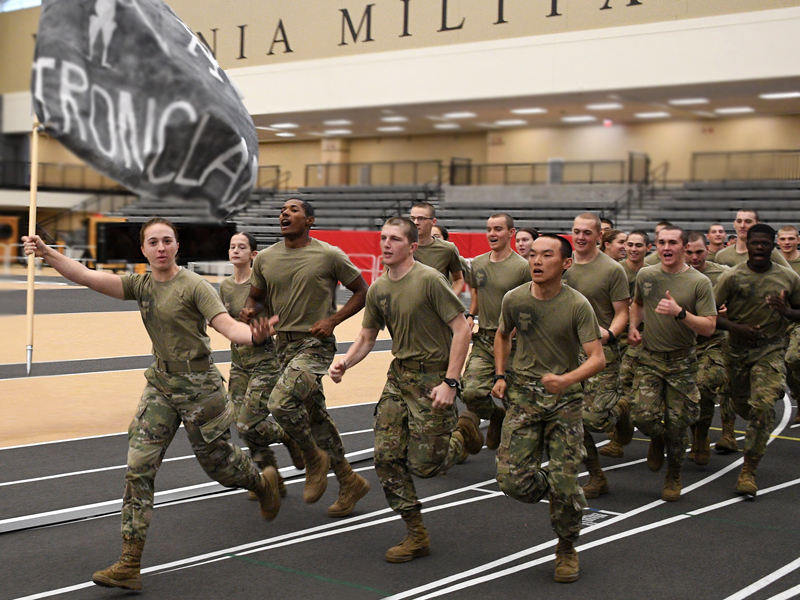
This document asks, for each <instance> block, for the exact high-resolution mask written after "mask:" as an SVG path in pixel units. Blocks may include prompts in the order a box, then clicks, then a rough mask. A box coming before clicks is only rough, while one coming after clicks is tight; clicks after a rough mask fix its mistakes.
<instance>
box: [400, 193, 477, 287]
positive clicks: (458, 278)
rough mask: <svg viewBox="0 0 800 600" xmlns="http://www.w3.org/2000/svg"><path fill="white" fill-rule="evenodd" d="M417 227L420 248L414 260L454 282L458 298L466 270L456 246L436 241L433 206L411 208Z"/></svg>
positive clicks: (434, 210) (422, 205) (415, 253)
mask: <svg viewBox="0 0 800 600" xmlns="http://www.w3.org/2000/svg"><path fill="white" fill-rule="evenodd" d="M409 219H411V220H412V221H413V222H414V224H415V225H416V226H417V232H418V234H419V246H418V247H417V249H416V251H415V252H414V260H417V261H419V262H421V263H422V264H423V265H428V266H429V267H433V268H434V269H436V270H437V271H439V272H440V273H441V274H442V275H444V276H445V277H449V278H450V279H451V280H452V286H453V291H454V292H455V293H456V296H458V295H459V294H460V293H461V292H462V290H463V289H464V284H465V283H466V282H465V280H464V268H463V267H462V266H461V260H460V255H459V254H458V248H456V246H455V244H452V243H450V242H446V241H444V240H439V239H436V238H435V237H433V236H432V235H431V230H432V229H433V226H434V225H436V209H435V208H434V207H433V205H432V204H428V203H427V202H419V203H418V204H415V205H414V206H412V207H411V216H410V217H409Z"/></svg>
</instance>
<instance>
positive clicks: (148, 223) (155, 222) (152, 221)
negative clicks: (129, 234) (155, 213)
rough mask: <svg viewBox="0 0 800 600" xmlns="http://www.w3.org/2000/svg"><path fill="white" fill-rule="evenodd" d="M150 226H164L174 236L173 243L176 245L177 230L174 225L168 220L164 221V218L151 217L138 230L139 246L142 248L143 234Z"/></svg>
mask: <svg viewBox="0 0 800 600" xmlns="http://www.w3.org/2000/svg"><path fill="white" fill-rule="evenodd" d="M151 225H166V226H167V227H169V228H170V229H172V233H174V234H175V243H176V244H177V243H178V228H177V227H175V224H174V223H173V222H172V221H170V220H169V219H165V218H164V217H153V218H152V219H148V220H147V221H145V222H144V223H143V224H142V228H141V229H140V230H139V242H140V243H139V245H140V246H144V232H145V231H146V230H147V228H148V227H150V226H151Z"/></svg>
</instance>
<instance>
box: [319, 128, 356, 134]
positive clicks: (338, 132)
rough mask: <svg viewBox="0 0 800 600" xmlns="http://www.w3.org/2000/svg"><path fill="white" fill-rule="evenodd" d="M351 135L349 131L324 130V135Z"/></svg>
mask: <svg viewBox="0 0 800 600" xmlns="http://www.w3.org/2000/svg"><path fill="white" fill-rule="evenodd" d="M351 133H353V132H352V131H350V130H349V129H326V130H325V135H350V134H351Z"/></svg>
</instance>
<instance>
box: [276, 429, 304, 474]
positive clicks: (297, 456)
mask: <svg viewBox="0 0 800 600" xmlns="http://www.w3.org/2000/svg"><path fill="white" fill-rule="evenodd" d="M281 444H283V445H284V446H286V450H288V451H289V458H291V459H292V464H293V465H294V468H295V469H297V470H298V471H302V470H303V469H305V468H306V461H305V459H304V458H303V451H302V450H301V449H300V446H298V445H297V442H295V441H294V440H293V439H292V438H290V437H289V434H288V433H286V432H285V431H284V432H283V436H282V437H281Z"/></svg>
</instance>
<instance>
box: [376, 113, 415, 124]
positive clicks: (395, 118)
mask: <svg viewBox="0 0 800 600" xmlns="http://www.w3.org/2000/svg"><path fill="white" fill-rule="evenodd" d="M381 121H383V122H384V123H405V122H406V121H408V117H404V116H403V115H394V116H391V117H381Z"/></svg>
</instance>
